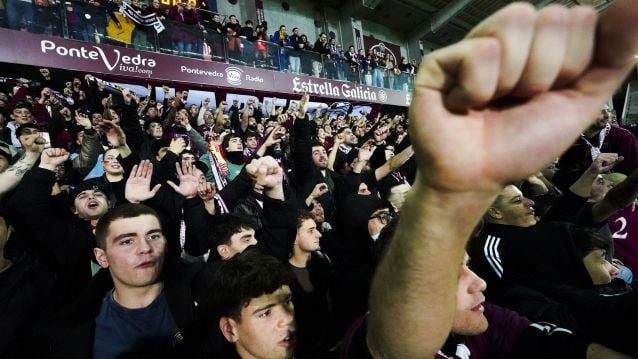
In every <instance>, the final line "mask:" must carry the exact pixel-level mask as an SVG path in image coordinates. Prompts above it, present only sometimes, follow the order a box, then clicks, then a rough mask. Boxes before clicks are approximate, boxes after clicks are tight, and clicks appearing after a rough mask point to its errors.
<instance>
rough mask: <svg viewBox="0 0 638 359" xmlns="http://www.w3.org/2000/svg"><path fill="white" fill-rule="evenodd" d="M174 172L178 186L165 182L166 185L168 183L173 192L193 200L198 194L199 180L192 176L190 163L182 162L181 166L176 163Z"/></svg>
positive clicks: (171, 182)
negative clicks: (175, 172)
mask: <svg viewBox="0 0 638 359" xmlns="http://www.w3.org/2000/svg"><path fill="white" fill-rule="evenodd" d="M175 170H176V171H177V178H178V179H179V186H178V185H176V184H175V182H173V181H166V183H168V184H169V186H171V187H172V188H173V189H174V190H175V192H177V193H179V194H180V195H182V196H184V197H185V198H194V197H195V196H197V194H198V193H199V192H198V190H199V179H198V178H197V177H196V176H195V175H194V174H193V165H192V164H191V163H190V161H182V163H181V166H180V164H179V163H176V164H175Z"/></svg>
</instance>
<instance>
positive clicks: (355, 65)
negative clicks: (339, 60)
mask: <svg viewBox="0 0 638 359" xmlns="http://www.w3.org/2000/svg"><path fill="white" fill-rule="evenodd" d="M344 56H345V58H346V61H347V63H348V71H347V76H346V79H347V80H348V81H350V82H359V76H358V74H359V59H358V56H357V53H356V52H355V50H354V46H352V45H350V46H349V47H348V52H346V53H345V54H344Z"/></svg>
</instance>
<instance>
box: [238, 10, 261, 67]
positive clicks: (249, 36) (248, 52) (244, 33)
mask: <svg viewBox="0 0 638 359" xmlns="http://www.w3.org/2000/svg"><path fill="white" fill-rule="evenodd" d="M245 24H246V26H244V27H242V28H241V30H240V31H239V36H241V37H242V38H245V39H246V40H248V41H242V43H243V44H244V48H243V54H242V55H243V61H244V62H245V63H247V64H248V65H249V66H253V65H254V61H255V55H256V51H257V50H256V47H255V40H257V36H256V35H257V33H256V32H255V29H254V28H253V21H252V20H246V23H245Z"/></svg>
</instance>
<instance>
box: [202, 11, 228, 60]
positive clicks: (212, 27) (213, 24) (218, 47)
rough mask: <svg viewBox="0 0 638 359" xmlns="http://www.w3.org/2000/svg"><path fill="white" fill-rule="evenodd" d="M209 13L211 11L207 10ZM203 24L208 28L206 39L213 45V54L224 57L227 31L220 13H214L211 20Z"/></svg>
mask: <svg viewBox="0 0 638 359" xmlns="http://www.w3.org/2000/svg"><path fill="white" fill-rule="evenodd" d="M207 14H211V13H210V12H207ZM203 25H204V28H205V30H206V36H205V39H206V41H207V42H208V43H209V45H210V47H211V55H212V56H217V57H223V56H224V36H225V31H224V26H223V25H222V23H221V18H220V16H219V14H215V13H214V14H212V16H211V19H210V22H204V23H203Z"/></svg>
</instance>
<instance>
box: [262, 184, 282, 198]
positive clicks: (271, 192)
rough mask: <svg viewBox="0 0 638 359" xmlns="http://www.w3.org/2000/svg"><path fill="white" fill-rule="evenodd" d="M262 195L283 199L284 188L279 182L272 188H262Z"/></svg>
mask: <svg viewBox="0 0 638 359" xmlns="http://www.w3.org/2000/svg"><path fill="white" fill-rule="evenodd" d="M264 195H265V196H266V197H268V198H272V199H278V200H281V201H283V200H284V199H285V196H284V188H283V186H282V185H281V184H280V185H278V186H275V187H273V188H264Z"/></svg>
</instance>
